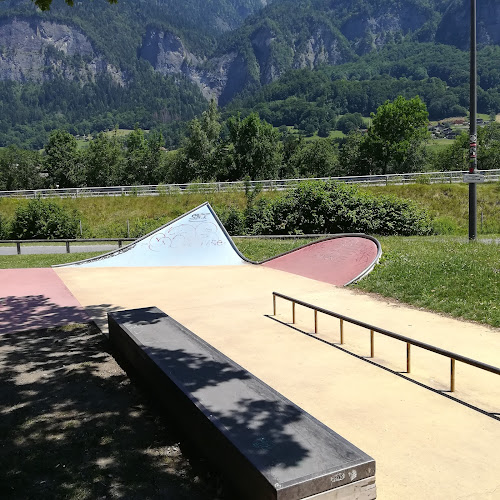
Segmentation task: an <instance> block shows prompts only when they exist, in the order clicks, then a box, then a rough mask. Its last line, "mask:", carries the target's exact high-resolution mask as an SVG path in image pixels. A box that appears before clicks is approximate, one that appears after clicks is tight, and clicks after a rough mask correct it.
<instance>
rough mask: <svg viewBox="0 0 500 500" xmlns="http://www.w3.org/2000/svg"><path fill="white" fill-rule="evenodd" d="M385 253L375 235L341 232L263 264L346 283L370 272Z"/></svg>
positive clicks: (321, 279) (316, 277)
mask: <svg viewBox="0 0 500 500" xmlns="http://www.w3.org/2000/svg"><path fill="white" fill-rule="evenodd" d="M381 253H382V250H381V247H380V243H379V242H378V241H377V240H376V239H375V238H372V237H371V236H367V235H364V234H339V235H335V236H333V237H331V238H327V239H324V240H321V241H316V242H313V243H310V244H309V245H305V246H302V247H300V248H297V249H295V250H292V251H290V252H287V253H285V254H283V255H279V256H278V257H274V258H272V259H269V260H267V261H265V262H263V263H262V265H264V266H266V267H271V268H272V269H279V270H280V271H286V272H289V273H293V274H298V275H299V276H304V277H306V278H312V279H315V280H318V281H324V282H326V283H331V284H332V285H337V286H345V285H349V284H351V283H353V282H354V281H357V280H359V279H361V278H362V277H363V276H365V275H366V274H368V273H369V272H370V271H371V270H372V269H373V267H374V266H375V264H376V263H377V262H378V260H379V258H380V255H381Z"/></svg>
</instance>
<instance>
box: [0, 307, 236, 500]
mask: <svg viewBox="0 0 500 500" xmlns="http://www.w3.org/2000/svg"><path fill="white" fill-rule="evenodd" d="M103 308H105V306H103ZM69 313H71V311H69ZM107 349H108V344H107V340H106V339H104V337H103V336H102V334H101V333H100V332H99V331H98V330H97V328H96V327H95V326H92V325H88V324H87V325H72V326H66V327H59V328H52V329H48V330H31V331H25V332H15V333H4V334H1V335H0V443H1V446H0V498H23V499H24V498H37V499H38V498H51V499H53V498H169V499H194V500H196V499H216V498H230V496H227V495H228V494H227V493H225V491H224V489H223V488H222V487H221V486H220V480H219V478H218V476H217V475H216V474H214V473H213V472H212V471H211V469H210V468H208V467H206V464H205V463H204V461H203V459H201V458H199V457H198V456H196V455H193V454H192V453H191V451H190V450H189V447H188V446H186V445H182V444H180V443H182V442H183V439H184V438H183V436H182V435H180V434H179V433H178V432H177V431H176V429H175V427H173V426H172V424H171V423H170V422H169V421H167V420H166V419H165V418H163V417H160V416H159V413H158V411H157V408H156V407H155V406H154V405H152V404H151V402H150V401H148V399H146V398H145V397H144V396H143V395H142V394H141V393H139V392H138V391H137V390H136V389H135V386H134V385H133V384H132V383H131V382H130V380H129V378H128V377H127V375H126V374H125V373H124V372H123V371H122V370H121V368H120V367H119V366H118V365H117V363H116V362H115V361H114V359H113V358H112V357H111V356H110V354H108V352H107ZM181 448H182V451H181ZM186 448H187V453H186ZM186 455H187V456H188V457H189V459H188V458H186Z"/></svg>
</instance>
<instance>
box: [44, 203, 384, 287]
mask: <svg viewBox="0 0 500 500" xmlns="http://www.w3.org/2000/svg"><path fill="white" fill-rule="evenodd" d="M380 254H381V250H380V244H379V242H378V241H377V240H376V239H375V238H372V237H371V236H366V235H363V234H339V235H335V236H333V237H330V238H326V239H323V240H320V241H316V242H313V243H309V244H308V245H305V246H303V247H300V248H297V249H295V250H292V251H290V252H287V253H285V254H283V255H279V256H277V257H273V258H272V259H269V260H266V261H264V262H252V261H250V260H248V259H247V258H246V257H245V256H244V255H242V254H241V253H240V251H239V250H238V248H237V247H236V245H235V244H234V243H233V240H232V239H231V237H230V236H229V234H228V233H227V231H226V229H225V228H224V226H223V225H222V223H221V221H220V220H219V218H218V217H217V215H216V213H215V212H214V210H213V209H212V207H211V206H210V205H209V204H208V203H204V204H203V205H200V206H199V207H197V208H195V209H193V210H191V211H190V212H187V213H186V214H184V215H182V216H181V217H178V218H177V219H175V220H173V221H171V222H169V223H168V224H165V225H164V226H162V227H160V228H159V229H157V230H155V231H153V232H151V233H149V234H147V235H146V236H144V237H142V238H140V239H138V240H137V241H134V242H133V243H131V244H130V245H127V246H125V247H123V248H120V249H118V250H114V251H113V252H110V253H107V254H104V255H100V256H99V257H93V258H91V259H87V260H82V261H79V262H73V263H71V264H62V265H60V266H54V267H168V266H170V267H182V266H185V267H192V266H240V265H250V264H253V265H263V266H265V267H271V268H273V269H279V270H281V271H285V272H289V273H293V274H298V275H300V276H305V277H306V278H312V279H316V280H319V281H324V282H326V283H331V284H332V285H337V286H344V285H348V284H350V283H352V282H354V281H356V280H358V279H360V278H361V277H363V276H364V275H365V274H367V273H369V272H370V271H371V270H372V269H373V266H374V265H375V264H376V263H377V261H378V259H379V257H380Z"/></svg>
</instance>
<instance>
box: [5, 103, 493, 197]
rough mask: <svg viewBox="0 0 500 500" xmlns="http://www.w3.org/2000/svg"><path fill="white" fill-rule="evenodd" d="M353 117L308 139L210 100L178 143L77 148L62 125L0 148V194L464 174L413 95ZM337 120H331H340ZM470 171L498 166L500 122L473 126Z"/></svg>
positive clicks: (136, 136) (145, 135)
mask: <svg viewBox="0 0 500 500" xmlns="http://www.w3.org/2000/svg"><path fill="white" fill-rule="evenodd" d="M356 118H359V117H357V116H356V115H353V117H352V120H350V121H349V120H346V125H348V124H349V125H351V126H352V129H351V130H350V131H347V132H348V133H347V135H346V136H344V137H333V136H329V137H318V136H316V137H314V138H307V137H305V136H304V135H301V134H297V133H293V132H292V131H290V130H289V129H288V128H286V127H285V128H280V129H278V128H276V127H273V126H272V125H271V124H269V123H268V122H266V121H265V120H262V119H261V118H260V117H259V115H258V114H257V113H250V114H249V115H247V116H246V117H243V116H242V115H240V114H236V115H234V116H230V117H229V118H224V117H223V116H222V115H221V113H220V110H219V109H218V107H217V105H216V104H215V102H214V101H212V102H211V104H210V105H209V107H208V109H207V110H206V111H204V112H203V113H202V114H201V116H200V117H199V118H195V119H193V120H192V121H191V122H190V123H189V124H188V126H187V132H186V137H185V138H184V139H183V140H182V143H181V146H180V147H179V148H177V149H173V150H167V149H166V148H165V147H164V144H165V139H164V137H163V136H162V134H161V133H160V132H158V131H144V130H142V129H141V128H140V127H139V126H138V125H136V126H135V128H134V130H133V131H132V132H131V133H130V134H129V135H126V136H122V135H120V134H118V131H117V130H115V131H112V132H108V133H104V132H101V133H98V134H97V135H95V136H93V137H92V138H91V139H89V140H88V141H87V142H86V143H85V147H80V146H79V144H78V142H77V140H76V138H75V137H74V136H73V135H72V134H70V133H69V132H67V131H65V130H56V131H53V132H52V133H51V134H50V137H49V139H48V141H47V143H46V144H45V145H44V149H43V151H42V152H40V151H33V150H26V149H22V148H19V147H17V146H14V145H11V146H9V147H7V148H4V149H1V150H0V190H18V189H39V188H55V187H60V188H64V187H83V186H111V185H140V184H164V183H186V182H193V181H198V182H208V181H234V180H245V179H252V180H259V179H277V178H298V177H327V176H341V175H368V174H386V173H403V172H425V171H447V170H466V169H467V168H468V163H467V162H468V148H467V146H468V136H467V134H466V132H464V133H462V134H461V135H459V136H458V137H457V138H456V139H455V140H454V141H449V142H450V144H449V145H448V146H446V147H443V148H439V149H438V150H432V149H429V148H428V147H427V144H428V141H429V136H430V134H429V131H428V111H427V108H426V105H425V103H424V102H423V101H422V100H421V99H420V98H419V97H414V98H411V99H406V98H405V97H403V96H399V97H398V98H396V99H394V100H393V101H386V102H385V103H384V104H382V105H381V106H379V107H378V109H377V111H376V112H375V113H372V116H371V126H370V127H369V128H368V129H367V130H366V129H360V128H359V124H360V123H362V120H361V122H358V126H356ZM339 121H340V120H339ZM478 141H479V145H480V146H479V168H480V169H481V170H486V169H493V168H498V165H499V164H500V123H496V122H492V123H489V124H487V125H485V126H483V127H479V129H478Z"/></svg>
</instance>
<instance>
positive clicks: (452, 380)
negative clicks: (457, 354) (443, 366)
mask: <svg viewBox="0 0 500 500" xmlns="http://www.w3.org/2000/svg"><path fill="white" fill-rule="evenodd" d="M450 392H455V360H454V359H453V358H451V380H450Z"/></svg>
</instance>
